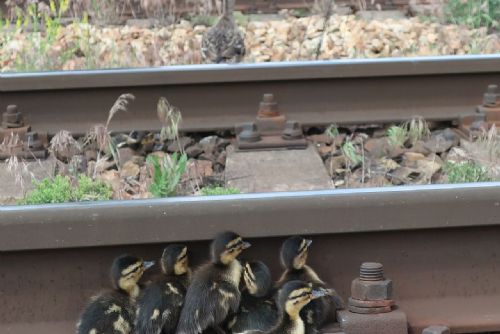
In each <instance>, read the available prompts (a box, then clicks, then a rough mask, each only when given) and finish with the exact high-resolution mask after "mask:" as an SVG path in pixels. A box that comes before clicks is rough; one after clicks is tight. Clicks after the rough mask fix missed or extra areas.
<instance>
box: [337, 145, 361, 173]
mask: <svg viewBox="0 0 500 334" xmlns="http://www.w3.org/2000/svg"><path fill="white" fill-rule="evenodd" d="M341 151H342V154H343V155H344V157H345V159H346V162H347V163H346V165H347V166H351V167H354V166H356V165H358V164H360V163H362V162H363V157H362V156H361V155H360V154H359V153H358V152H357V150H356V146H354V144H353V143H352V141H350V140H346V141H345V143H344V145H342V148H341Z"/></svg>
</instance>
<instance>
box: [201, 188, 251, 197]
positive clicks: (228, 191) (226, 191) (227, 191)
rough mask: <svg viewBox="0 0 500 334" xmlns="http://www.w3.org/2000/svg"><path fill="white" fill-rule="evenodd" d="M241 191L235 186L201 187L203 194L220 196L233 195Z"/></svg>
mask: <svg viewBox="0 0 500 334" xmlns="http://www.w3.org/2000/svg"><path fill="white" fill-rule="evenodd" d="M240 193H241V191H240V190H239V189H237V188H226V187H204V188H202V189H201V194H202V195H203V196H220V195H234V194H240Z"/></svg>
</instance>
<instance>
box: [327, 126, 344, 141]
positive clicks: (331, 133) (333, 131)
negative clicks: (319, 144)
mask: <svg viewBox="0 0 500 334" xmlns="http://www.w3.org/2000/svg"><path fill="white" fill-rule="evenodd" d="M325 134H326V135H327V136H328V137H330V138H332V139H335V137H337V136H338V135H339V134H340V132H339V128H338V127H337V124H330V125H329V126H328V127H327V128H326V130H325Z"/></svg>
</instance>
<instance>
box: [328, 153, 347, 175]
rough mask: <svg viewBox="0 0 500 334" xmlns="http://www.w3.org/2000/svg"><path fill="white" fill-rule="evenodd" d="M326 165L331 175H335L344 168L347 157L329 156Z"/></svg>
mask: <svg viewBox="0 0 500 334" xmlns="http://www.w3.org/2000/svg"><path fill="white" fill-rule="evenodd" d="M325 167H326V170H327V171H328V173H329V174H330V176H333V175H335V174H336V173H338V172H340V170H341V169H342V168H344V167H345V158H344V156H342V155H339V156H335V157H329V158H327V159H326V161H325Z"/></svg>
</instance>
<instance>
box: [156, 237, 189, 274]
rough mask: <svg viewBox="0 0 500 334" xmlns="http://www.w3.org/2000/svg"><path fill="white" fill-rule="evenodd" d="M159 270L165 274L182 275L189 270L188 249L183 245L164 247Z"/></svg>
mask: <svg viewBox="0 0 500 334" xmlns="http://www.w3.org/2000/svg"><path fill="white" fill-rule="evenodd" d="M160 263H161V270H162V272H163V273H164V274H166V275H172V274H173V275H184V274H186V273H187V272H189V259H188V249H187V247H186V246H185V245H179V244H173V245H169V246H167V247H165V249H164V250H163V254H162V256H161V262H160Z"/></svg>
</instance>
